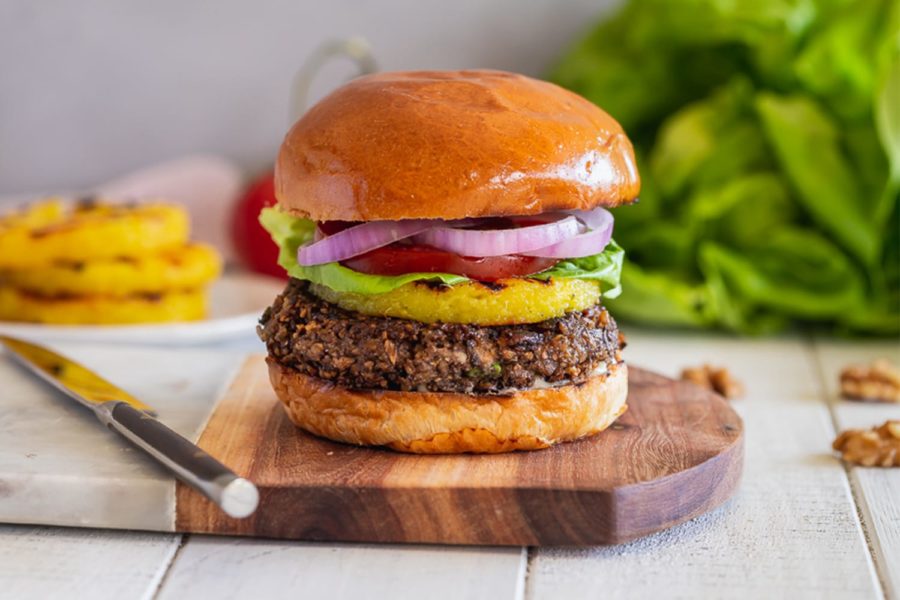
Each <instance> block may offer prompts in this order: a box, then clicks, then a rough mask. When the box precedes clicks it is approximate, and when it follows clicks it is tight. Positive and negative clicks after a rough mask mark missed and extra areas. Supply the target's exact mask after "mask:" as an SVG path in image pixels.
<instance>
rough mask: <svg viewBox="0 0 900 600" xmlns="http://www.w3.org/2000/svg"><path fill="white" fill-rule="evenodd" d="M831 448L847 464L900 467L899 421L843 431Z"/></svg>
mask: <svg viewBox="0 0 900 600" xmlns="http://www.w3.org/2000/svg"><path fill="white" fill-rule="evenodd" d="M831 447H832V448H834V449H835V450H837V451H838V452H840V453H841V457H842V458H843V459H844V460H845V461H847V462H848V463H855V464H858V465H862V466H864V467H876V466H878V467H900V421H885V422H884V424H883V425H882V426H880V427H876V428H874V429H850V430H848V431H843V432H841V434H840V435H838V436H837V438H836V439H835V440H834V443H833V444H832V445H831Z"/></svg>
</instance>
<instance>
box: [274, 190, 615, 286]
mask: <svg viewBox="0 0 900 600" xmlns="http://www.w3.org/2000/svg"><path fill="white" fill-rule="evenodd" d="M259 222H260V223H261V224H262V226H263V228H265V230H266V231H268V232H269V235H271V236H272V239H273V240H274V241H275V243H276V244H277V245H278V247H279V254H278V264H279V265H281V266H282V267H283V268H284V270H285V271H287V273H288V275H290V276H291V277H294V278H295V279H302V280H304V281H309V282H312V283H317V284H320V285H324V286H326V287H329V288H331V289H333V290H335V291H336V292H353V293H357V294H384V293H386V292H390V291H391V290H393V289H396V288H398V287H400V286H402V285H406V284H407V283H410V282H413V281H420V280H431V281H440V282H442V283H444V284H447V285H456V284H458V283H462V282H464V281H469V278H468V277H463V276H461V275H454V274H452V273H407V274H405V275H396V276H389V275H369V274H368V273H360V272H358V271H354V270H353V269H348V268H347V267H345V266H343V265H341V264H339V263H336V262H334V263H327V264H324V265H315V266H312V267H305V266H303V265H300V264H299V263H298V262H297V250H298V248H300V246H301V245H303V244H305V243H307V242H309V241H310V240H312V239H313V235H314V234H315V228H316V226H315V223H313V222H312V221H310V220H308V219H300V218H297V217H293V216H291V215H289V214H287V213H284V212H282V211H280V210H278V209H275V208H265V209H263V211H262V212H261V213H260V215H259ZM624 256H625V252H624V251H623V250H622V248H620V247H619V246H618V244H616V243H615V242H614V241H611V242H610V243H609V245H608V246H607V247H606V248H605V249H604V250H603V252H601V253H600V254H595V255H593V256H586V257H584V258H571V259H566V260H562V261H560V262H558V263H557V264H556V265H554V266H553V267H551V268H550V269H547V270H546V271H542V272H541V273H537V274H535V275H532V277H533V278H535V279H545V280H546V279H550V278H557V279H565V278H578V279H592V280H596V281H599V282H600V283H601V284H602V285H603V287H602V289H603V290H604V292H603V296H604V297H606V298H615V297H616V296H618V295H619V293H620V292H621V286H620V285H619V279H620V276H621V273H622V260H623V258H624Z"/></svg>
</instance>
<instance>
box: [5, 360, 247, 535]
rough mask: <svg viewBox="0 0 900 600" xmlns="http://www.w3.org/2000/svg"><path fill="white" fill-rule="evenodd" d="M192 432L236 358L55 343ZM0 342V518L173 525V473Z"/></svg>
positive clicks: (199, 427) (124, 525) (190, 434)
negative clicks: (10, 354)
mask: <svg viewBox="0 0 900 600" xmlns="http://www.w3.org/2000/svg"><path fill="white" fill-rule="evenodd" d="M52 347H54V348H55V349H57V350H58V351H60V352H63V353H64V354H66V355H68V356H71V357H72V358H74V359H76V360H78V361H79V362H81V363H82V364H84V365H86V366H88V367H89V368H92V369H94V370H95V371H97V372H98V373H100V374H101V375H103V376H104V377H106V378H107V379H109V380H110V381H112V382H113V383H115V384H117V385H119V386H120V387H122V388H123V389H126V390H127V391H129V392H131V393H132V394H134V395H135V396H137V397H139V398H141V399H142V400H144V401H145V402H147V403H148V404H150V405H151V406H153V407H154V408H155V409H156V410H157V411H158V413H159V418H160V419H161V420H162V421H163V422H165V423H166V424H167V425H169V426H170V427H172V428H173V429H175V430H176V431H178V432H179V433H181V434H182V435H184V436H186V437H188V438H190V439H192V440H195V439H196V438H197V436H198V435H199V433H200V431H201V430H202V426H203V425H204V424H205V422H206V420H207V419H208V417H209V414H210V411H211V410H212V407H213V405H214V403H215V401H216V399H217V398H218V397H219V395H220V394H221V392H222V391H223V389H224V387H225V385H227V383H228V380H229V378H230V377H231V375H232V374H233V373H234V372H235V371H236V369H237V366H238V365H239V363H240V360H241V357H240V356H238V355H236V354H234V353H222V352H216V351H211V350H180V351H177V352H175V351H172V350H164V349H147V348H126V347H99V346H93V345H84V344H78V345H75V344H55V345H52ZM2 352H3V351H2V350H0V522H4V523H32V524H51V525H73V526H82V527H112V528H130V529H147V530H155V531H173V530H174V507H175V482H174V479H173V478H172V477H171V476H170V475H169V474H168V473H167V472H166V471H164V470H163V469H162V468H160V467H158V466H157V465H156V463H154V462H153V461H152V460H151V459H149V458H148V457H147V456H146V455H144V454H143V453H142V452H141V451H140V450H138V449H137V448H134V447H133V446H131V445H130V444H129V443H128V442H127V441H126V440H124V439H123V438H121V437H120V436H118V435H116V434H115V433H113V432H111V431H109V430H107V429H106V428H104V427H103V426H102V425H101V424H100V423H99V421H97V419H96V418H95V417H94V416H93V413H91V412H90V411H89V410H87V409H86V408H83V407H81V406H80V405H78V404H77V403H75V402H74V401H72V400H69V399H68V398H66V397H64V396H62V395H61V394H59V393H57V392H55V391H54V390H53V389H51V388H50V387H49V386H47V385H45V384H44V383H42V382H41V381H39V380H38V379H37V378H35V377H34V376H33V375H31V374H30V373H28V372H27V371H25V370H24V369H23V368H22V367H20V366H18V365H16V364H15V363H13V362H12V361H11V359H10V358H9V357H8V356H6V355H4V354H3V353H2Z"/></svg>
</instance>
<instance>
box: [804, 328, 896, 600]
mask: <svg viewBox="0 0 900 600" xmlns="http://www.w3.org/2000/svg"><path fill="white" fill-rule="evenodd" d="M814 351H815V356H816V360H817V362H818V365H819V371H820V373H821V376H822V383H823V387H824V394H825V400H826V401H827V402H828V406H829V408H830V409H831V415H832V417H833V418H834V423H835V430H836V431H842V430H844V429H868V428H870V427H872V426H875V425H880V424H881V423H883V422H885V421H886V420H888V419H900V404H880V403H874V402H853V401H849V400H844V399H842V398H841V397H840V389H839V387H840V386H839V379H838V377H839V374H840V372H841V370H842V369H843V368H844V367H846V366H847V365H850V364H871V363H872V361H874V360H876V359H879V358H887V359H889V360H890V361H892V362H893V363H894V364H895V365H897V364H900V344H898V343H897V340H890V341H881V342H875V341H871V340H869V341H867V342H865V343H861V342H850V341H837V340H817V341H816V343H815V344H814ZM847 469H848V471H849V476H850V485H851V486H852V487H853V490H854V493H855V496H856V500H857V503H858V506H859V509H860V513H861V514H862V518H863V525H864V527H865V528H866V533H867V534H868V535H867V537H868V539H869V544H870V545H871V547H872V551H873V553H874V554H875V562H876V565H877V569H878V572H879V576H880V578H881V582H882V586H883V587H884V591H885V595H886V596H887V597H888V598H900V502H898V499H900V469H883V468H871V467H860V466H855V465H847Z"/></svg>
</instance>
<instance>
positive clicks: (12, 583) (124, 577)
mask: <svg viewBox="0 0 900 600" xmlns="http://www.w3.org/2000/svg"><path fill="white" fill-rule="evenodd" d="M180 537H181V536H178V535H171V534H170V535H163V534H138V533H126V532H114V531H99V530H94V529H58V528H46V527H27V526H14V525H2V526H0V582H2V584H0V597H3V598H11V599H12V598H15V599H16V600H30V599H32V598H33V599H35V600H44V599H45V598H91V599H92V600H103V599H106V598H109V599H111V600H118V599H120V598H151V597H152V596H153V594H154V593H155V591H156V589H157V587H158V586H159V583H160V581H161V580H162V577H163V575H164V573H165V572H166V569H167V568H168V565H169V563H170V561H171V559H172V557H173V555H174V554H175V551H176V549H177V548H178V543H179V539H180Z"/></svg>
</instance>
